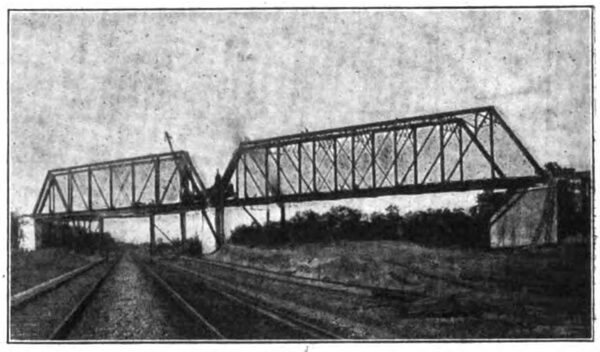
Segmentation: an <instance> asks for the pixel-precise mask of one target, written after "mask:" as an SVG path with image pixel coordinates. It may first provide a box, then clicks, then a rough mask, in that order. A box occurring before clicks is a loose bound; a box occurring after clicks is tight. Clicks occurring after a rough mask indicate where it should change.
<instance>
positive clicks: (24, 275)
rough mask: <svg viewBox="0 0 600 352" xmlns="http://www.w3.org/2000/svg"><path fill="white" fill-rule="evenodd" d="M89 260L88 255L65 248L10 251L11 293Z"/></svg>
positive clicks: (39, 282)
mask: <svg viewBox="0 0 600 352" xmlns="http://www.w3.org/2000/svg"><path fill="white" fill-rule="evenodd" d="M89 262H90V259H89V258H88V257H84V256H81V255H78V254H75V253H73V252H70V251H68V250H67V249H65V248H45V249H39V250H36V251H11V266H10V285H11V294H13V295H14V294H15V293H19V292H21V291H23V290H26V289H28V288H30V287H33V286H35V285H38V284H41V283H42V282H44V281H47V280H50V279H52V278H54V277H57V276H59V275H62V274H64V273H67V272H69V271H71V270H74V269H77V268H79V267H81V266H83V265H85V264H88V263H89Z"/></svg>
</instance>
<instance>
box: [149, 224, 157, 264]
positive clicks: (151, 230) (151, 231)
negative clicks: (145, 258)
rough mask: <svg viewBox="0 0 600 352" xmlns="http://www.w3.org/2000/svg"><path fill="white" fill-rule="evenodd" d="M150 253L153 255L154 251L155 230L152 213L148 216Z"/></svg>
mask: <svg viewBox="0 0 600 352" xmlns="http://www.w3.org/2000/svg"><path fill="white" fill-rule="evenodd" d="M149 219H150V255H154V252H155V251H156V232H155V229H154V226H155V224H154V214H151V215H150V217H149Z"/></svg>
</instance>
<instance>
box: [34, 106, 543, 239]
mask: <svg viewBox="0 0 600 352" xmlns="http://www.w3.org/2000/svg"><path fill="white" fill-rule="evenodd" d="M546 178H547V177H546V174H545V172H544V170H543V169H542V168H541V167H540V165H539V164H538V163H537V161H536V160H535V158H534V157H533V156H532V155H531V153H530V152H529V151H528V150H527V149H526V148H525V146H524V145H523V143H522V142H521V140H520V139H519V138H518V137H517V136H516V134H515V133H514V132H513V130H512V129H511V128H510V127H509V126H508V125H507V124H506V122H505V121H504V119H503V118H502V117H501V116H500V114H499V113H498V111H497V110H496V109H495V108H494V107H493V106H487V107H480V108H473V109H465V110H458V111H450V112H444V113H437V114H432V115H424V116H418V117H411V118H403V119H394V120H389V121H383V122H376V123H369V124H363V125H354V126H347V127H342V128H335V129H328V130H322V131H315V132H306V133H298V134H294V135H288V136H282V137H276V138H269V139H261V140H254V141H244V142H242V143H240V145H239V146H238V148H237V149H236V150H235V151H234V153H233V155H232V157H231V160H230V162H229V164H228V166H227V168H226V169H225V171H224V173H223V175H220V174H218V173H217V175H216V177H215V182H214V184H213V185H212V186H210V187H208V186H206V184H205V183H204V182H203V180H202V179H201V177H200V176H199V173H198V172H197V170H196V168H195V167H194V165H193V163H192V160H191V158H190V156H189V154H188V153H187V152H185V151H178V152H171V153H164V154H153V155H145V156H140V157H134V158H127V159H119V160H112V161H106V162H100V163H91V164H84V165H79V166H73V167H66V168H60V169H55V170H50V171H48V173H47V175H46V178H45V180H44V183H43V186H42V189H41V191H40V193H39V196H38V199H37V202H36V205H35V207H34V210H33V215H32V216H33V217H34V218H35V219H36V221H37V220H39V221H50V222H71V221H90V222H91V221H98V223H99V227H100V228H102V226H103V225H102V224H103V219H105V218H111V217H142V216H143V217H149V218H150V224H151V225H150V236H151V244H153V243H154V216H155V215H158V214H173V213H175V214H177V213H178V214H180V216H181V220H182V221H181V225H182V226H181V227H182V228H181V231H182V237H183V238H184V239H185V232H186V231H185V213H186V212H188V211H200V212H201V213H202V216H203V217H204V218H205V221H206V222H207V224H208V226H209V227H210V229H211V231H212V233H213V234H214V236H215V238H216V239H217V243H218V245H222V244H223V243H224V238H225V237H224V208H225V207H245V206H247V205H257V204H279V205H280V206H282V209H283V205H284V204H285V203H292V202H304V201H319V200H335V199H346V198H357V197H377V196H385V195H401V194H424V193H436V192H453V191H466V190H484V189H516V188H526V187H530V186H532V185H535V184H539V183H543V182H545V181H546ZM209 208H213V209H214V214H215V216H214V219H211V218H210V217H209V215H208V213H207V209H209ZM213 220H214V221H213Z"/></svg>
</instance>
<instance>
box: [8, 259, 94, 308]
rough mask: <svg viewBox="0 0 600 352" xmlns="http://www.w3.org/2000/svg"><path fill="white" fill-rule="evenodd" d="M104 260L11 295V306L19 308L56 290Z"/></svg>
mask: <svg viewBox="0 0 600 352" xmlns="http://www.w3.org/2000/svg"><path fill="white" fill-rule="evenodd" d="M102 262H104V259H101V260H97V261H94V262H91V263H89V264H86V265H84V266H81V267H79V268H77V269H74V270H71V271H69V272H67V273H65V274H62V275H59V276H57V277H55V278H52V279H50V280H48V281H45V282H43V283H41V284H38V285H36V286H34V287H31V288H29V289H27V290H24V291H21V292H19V293H16V294H14V295H12V296H11V297H10V307H11V308H17V307H19V306H21V305H22V304H24V303H27V302H29V301H31V300H33V299H35V298H36V297H38V296H40V295H41V294H43V293H46V292H48V291H51V290H54V289H56V288H58V287H59V286H60V285H62V284H64V283H66V282H68V281H70V280H73V279H74V278H76V277H78V276H80V275H82V274H83V273H85V272H87V271H88V270H90V269H91V268H93V267H94V266H96V265H98V264H100V263H102Z"/></svg>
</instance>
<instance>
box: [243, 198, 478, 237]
mask: <svg viewBox="0 0 600 352" xmlns="http://www.w3.org/2000/svg"><path fill="white" fill-rule="evenodd" d="M484 213H485V214H486V216H487V213H488V212H487V211H485V212H484ZM478 214H479V213H478V212H477V211H476V210H474V211H473V212H472V213H470V214H469V213H466V212H465V211H463V209H452V210H451V209H428V210H427V211H419V212H414V213H412V212H411V213H408V214H405V215H404V216H402V215H400V211H399V209H398V207H397V206H394V205H390V206H388V207H387V208H386V210H385V213H382V212H374V213H372V214H370V215H369V216H366V215H365V214H363V213H362V212H361V211H360V210H357V209H353V208H349V207H344V206H336V207H333V208H331V209H330V210H329V211H328V212H326V213H324V214H322V215H320V214H317V213H315V212H314V211H312V210H308V211H303V212H299V213H296V214H295V215H294V216H293V217H292V218H291V219H290V220H289V221H288V223H287V224H286V228H285V230H282V229H281V228H280V224H279V223H270V224H268V225H264V226H257V225H254V224H253V225H250V226H245V225H242V226H238V227H237V228H235V229H234V230H233V231H232V235H231V242H232V243H235V244H240V245H246V246H250V247H252V246H264V247H279V246H282V245H292V246H293V245H296V244H303V243H313V242H332V241H339V240H350V241H357V240H400V239H405V240H409V241H412V242H416V243H419V244H423V245H428V246H453V245H458V246H463V247H478V246H483V245H485V244H486V243H487V242H486V240H487V237H486V234H487V232H486V229H487V225H486V224H487V222H485V221H482V219H483V218H482V217H481V216H479V215H478Z"/></svg>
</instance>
